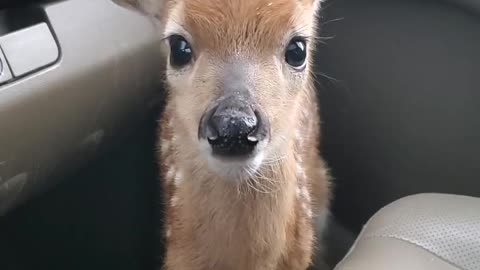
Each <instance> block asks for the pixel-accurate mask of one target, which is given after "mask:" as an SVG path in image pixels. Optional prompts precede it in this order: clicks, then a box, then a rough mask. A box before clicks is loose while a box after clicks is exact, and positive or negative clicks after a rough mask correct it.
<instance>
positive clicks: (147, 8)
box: [113, 0, 169, 17]
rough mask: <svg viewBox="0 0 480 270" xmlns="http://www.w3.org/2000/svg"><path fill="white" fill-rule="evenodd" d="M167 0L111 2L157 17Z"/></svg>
mask: <svg viewBox="0 0 480 270" xmlns="http://www.w3.org/2000/svg"><path fill="white" fill-rule="evenodd" d="M167 1H169V0H113V2H114V3H116V4H117V5H119V6H122V7H125V8H128V9H130V10H134V11H137V12H140V13H142V14H144V15H148V16H152V17H158V16H159V15H160V14H162V13H164V10H163V9H164V8H165V3H166V2H167Z"/></svg>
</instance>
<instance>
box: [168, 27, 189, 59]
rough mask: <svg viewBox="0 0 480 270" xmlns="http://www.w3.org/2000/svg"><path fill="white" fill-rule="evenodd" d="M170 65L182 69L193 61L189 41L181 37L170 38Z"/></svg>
mask: <svg viewBox="0 0 480 270" xmlns="http://www.w3.org/2000/svg"><path fill="white" fill-rule="evenodd" d="M169 40H170V65H171V66H172V67H182V66H185V65H187V64H188V63H190V61H191V60H192V48H191V47H190V44H188V42H187V40H185V38H184V37H182V36H180V35H173V36H171V37H170V39H169Z"/></svg>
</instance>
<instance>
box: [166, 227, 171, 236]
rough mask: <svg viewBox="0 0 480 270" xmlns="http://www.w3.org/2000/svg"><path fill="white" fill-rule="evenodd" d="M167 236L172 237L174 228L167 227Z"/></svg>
mask: <svg viewBox="0 0 480 270" xmlns="http://www.w3.org/2000/svg"><path fill="white" fill-rule="evenodd" d="M166 236H167V238H170V236H172V230H171V229H170V228H168V229H167V233H166Z"/></svg>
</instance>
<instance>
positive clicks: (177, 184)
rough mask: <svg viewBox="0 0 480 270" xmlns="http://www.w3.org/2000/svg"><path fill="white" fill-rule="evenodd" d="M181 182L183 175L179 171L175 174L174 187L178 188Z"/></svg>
mask: <svg viewBox="0 0 480 270" xmlns="http://www.w3.org/2000/svg"><path fill="white" fill-rule="evenodd" d="M182 182H183V173H182V172H181V171H177V173H176V174H175V185H176V186H179V185H181V184H182Z"/></svg>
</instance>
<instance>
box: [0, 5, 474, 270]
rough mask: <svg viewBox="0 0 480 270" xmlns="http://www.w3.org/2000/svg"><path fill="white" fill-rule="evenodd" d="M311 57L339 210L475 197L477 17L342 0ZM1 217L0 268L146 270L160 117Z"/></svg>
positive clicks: (348, 220)
mask: <svg viewBox="0 0 480 270" xmlns="http://www.w3.org/2000/svg"><path fill="white" fill-rule="evenodd" d="M322 15H323V17H322V22H323V23H322V32H321V35H322V36H323V37H325V39H324V42H325V44H320V46H319V51H318V53H317V56H316V59H317V61H316V65H317V72H316V73H317V77H318V88H319V98H320V102H321V113H322V119H323V125H322V129H323V140H322V141H323V154H324V156H325V157H326V159H327V161H328V163H329V165H330V166H331V168H332V172H333V175H334V177H335V201H334V205H333V213H334V215H335V216H336V218H337V219H338V220H339V221H340V223H341V224H343V225H345V226H346V227H347V228H348V229H350V230H351V231H353V232H358V231H359V229H360V228H361V226H362V225H363V224H364V223H365V222H366V220H367V219H368V218H369V217H370V216H371V215H372V214H373V213H374V212H375V211H377V210H378V209H379V208H380V207H382V206H384V205H385V204H387V203H389V202H391V201H393V200H395V199H397V198H400V197H402V196H405V195H409V194H414V193H419V192H446V193H457V194H467V195H476V196H480V184H478V181H477V179H478V177H479V176H480V166H479V165H478V163H479V155H478V153H479V152H480V143H479V142H478V138H479V137H480V125H479V120H477V119H478V115H479V113H480V99H479V98H480V92H479V91H478V90H479V82H480V78H479V76H478V71H479V70H480V56H479V54H478V48H480V31H478V29H480V20H479V18H478V16H477V15H478V14H477V13H476V12H475V10H473V9H466V8H464V7H462V6H459V5H455V4H452V3H448V1H433V0H431V1H427V0H422V1H420V0H419V1H413V0H401V1H400V0H397V1H394V0H350V1H348V0H335V1H330V2H327V4H326V7H325V9H324V12H323V14H322ZM157 113H158V112H152V114H151V117H150V118H149V119H145V122H143V123H139V126H138V127H135V128H134V129H132V130H133V132H132V135H131V136H130V137H129V139H128V140H126V141H125V142H123V143H122V144H120V145H118V146H117V147H116V148H114V149H112V150H110V151H109V152H108V153H106V154H105V155H103V156H101V157H99V158H98V159H97V160H94V161H92V162H91V163H89V164H88V165H87V166H85V167H84V168H83V169H82V170H80V171H78V172H77V173H76V174H74V175H70V176H67V177H66V178H67V179H64V180H63V181H61V183H60V184H59V185H58V186H56V187H55V188H53V189H52V190H51V191H49V192H47V193H45V194H43V195H41V196H39V197H37V198H36V199H34V200H32V201H30V202H28V203H27V204H24V205H23V206H21V207H19V208H18V209H16V210H15V211H13V212H11V213H10V214H9V215H7V216H5V217H2V218H0V264H1V269H6V270H10V269H12V270H23V269H151V266H152V265H153V262H154V260H153V257H154V256H153V255H154V254H158V253H157V251H158V249H159V246H158V243H159V242H158V241H157V238H156V236H155V235H156V230H157V228H158V224H159V223H160V216H159V215H158V211H156V209H157V203H158V193H157V192H156V191H157V188H158V178H157V169H156V166H155V161H154V148H153V145H154V139H155V119H156V118H157Z"/></svg>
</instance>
